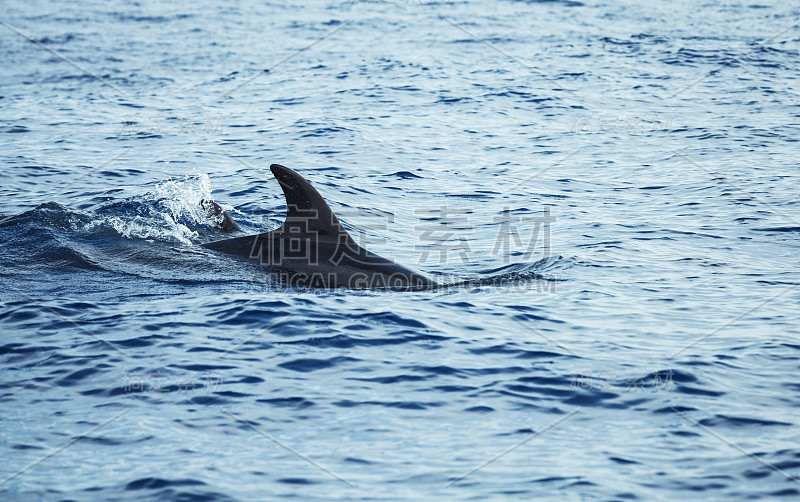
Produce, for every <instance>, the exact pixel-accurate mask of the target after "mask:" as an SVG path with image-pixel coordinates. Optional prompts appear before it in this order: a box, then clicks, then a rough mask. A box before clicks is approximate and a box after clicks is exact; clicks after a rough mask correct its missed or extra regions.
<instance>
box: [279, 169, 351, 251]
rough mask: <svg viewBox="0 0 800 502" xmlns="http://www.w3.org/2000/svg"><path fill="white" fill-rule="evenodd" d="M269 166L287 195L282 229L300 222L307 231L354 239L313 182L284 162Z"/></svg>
mask: <svg viewBox="0 0 800 502" xmlns="http://www.w3.org/2000/svg"><path fill="white" fill-rule="evenodd" d="M269 168H270V170H271V171H272V174H274V175H275V179H277V180H278V183H280V184H281V188H282V189H283V194H284V195H285V196H286V222H285V223H284V224H283V227H281V228H285V227H286V226H287V224H290V223H294V222H299V223H302V225H303V227H304V229H305V230H307V231H313V232H316V233H318V234H325V235H331V236H347V238H348V239H349V238H350V236H349V235H348V234H347V231H346V230H345V229H344V227H342V225H341V223H339V219H338V218H337V217H336V215H335V214H333V211H331V208H330V207H329V206H328V203H327V202H325V199H323V198H322V196H321V195H320V194H319V192H317V190H316V189H315V188H314V187H312V186H311V183H309V182H308V181H306V180H305V179H304V178H303V177H302V176H300V175H299V174H297V173H296V172H294V171H292V170H291V169H289V168H288V167H284V166H282V165H280V164H272V165H271V166H269Z"/></svg>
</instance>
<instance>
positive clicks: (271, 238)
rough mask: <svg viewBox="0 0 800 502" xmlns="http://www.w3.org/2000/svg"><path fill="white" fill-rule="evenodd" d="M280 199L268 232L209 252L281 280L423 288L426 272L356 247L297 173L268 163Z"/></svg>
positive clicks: (218, 244)
mask: <svg viewBox="0 0 800 502" xmlns="http://www.w3.org/2000/svg"><path fill="white" fill-rule="evenodd" d="M270 169H271V170H272V173H273V174H274V175H275V178H276V179H277V180H278V182H279V183H280V185H281V188H282V189H283V193H284V195H285V197H286V219H285V221H284V223H283V225H281V226H280V227H279V228H277V229H276V230H273V231H271V232H266V233H263V234H258V235H250V236H245V237H237V238H233V239H226V240H222V241H216V242H211V243H208V244H204V245H203V246H204V247H206V248H208V249H213V250H215V251H221V252H223V253H229V254H234V255H238V256H242V257H245V258H249V259H254V260H258V261H259V262H260V263H261V264H263V265H265V266H269V267H270V268H271V269H272V271H273V272H274V273H276V274H277V275H278V277H279V279H280V280H281V281H282V282H285V283H288V284H293V285H300V286H310V287H326V288H338V287H347V288H354V289H378V288H393V289H408V288H429V287H434V286H436V285H437V283H436V281H434V280H433V279H431V278H430V277H428V276H427V275H425V274H423V273H421V272H418V271H415V270H412V269H409V268H407V267H403V266H401V265H398V264H396V263H395V262H393V261H392V260H388V259H386V258H383V257H382V256H379V255H376V254H375V253H372V252H370V251H367V250H366V249H364V248H362V247H361V246H359V245H358V244H357V243H356V242H355V241H354V240H353V238H352V237H350V234H348V233H347V231H346V230H345V228H344V227H343V226H342V224H341V223H340V222H339V219H338V218H337V217H336V215H335V214H333V211H332V210H331V208H330V207H329V206H328V204H327V202H325V199H323V198H322V196H321V195H320V194H319V192H317V190H316V189H315V188H314V187H312V186H311V184H310V183H309V182H308V181H306V180H305V179H304V178H303V177H302V176H300V175H299V174H297V173H296V172H294V171H292V170H291V169H289V168H287V167H284V166H281V165H278V164H273V165H272V166H270Z"/></svg>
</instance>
